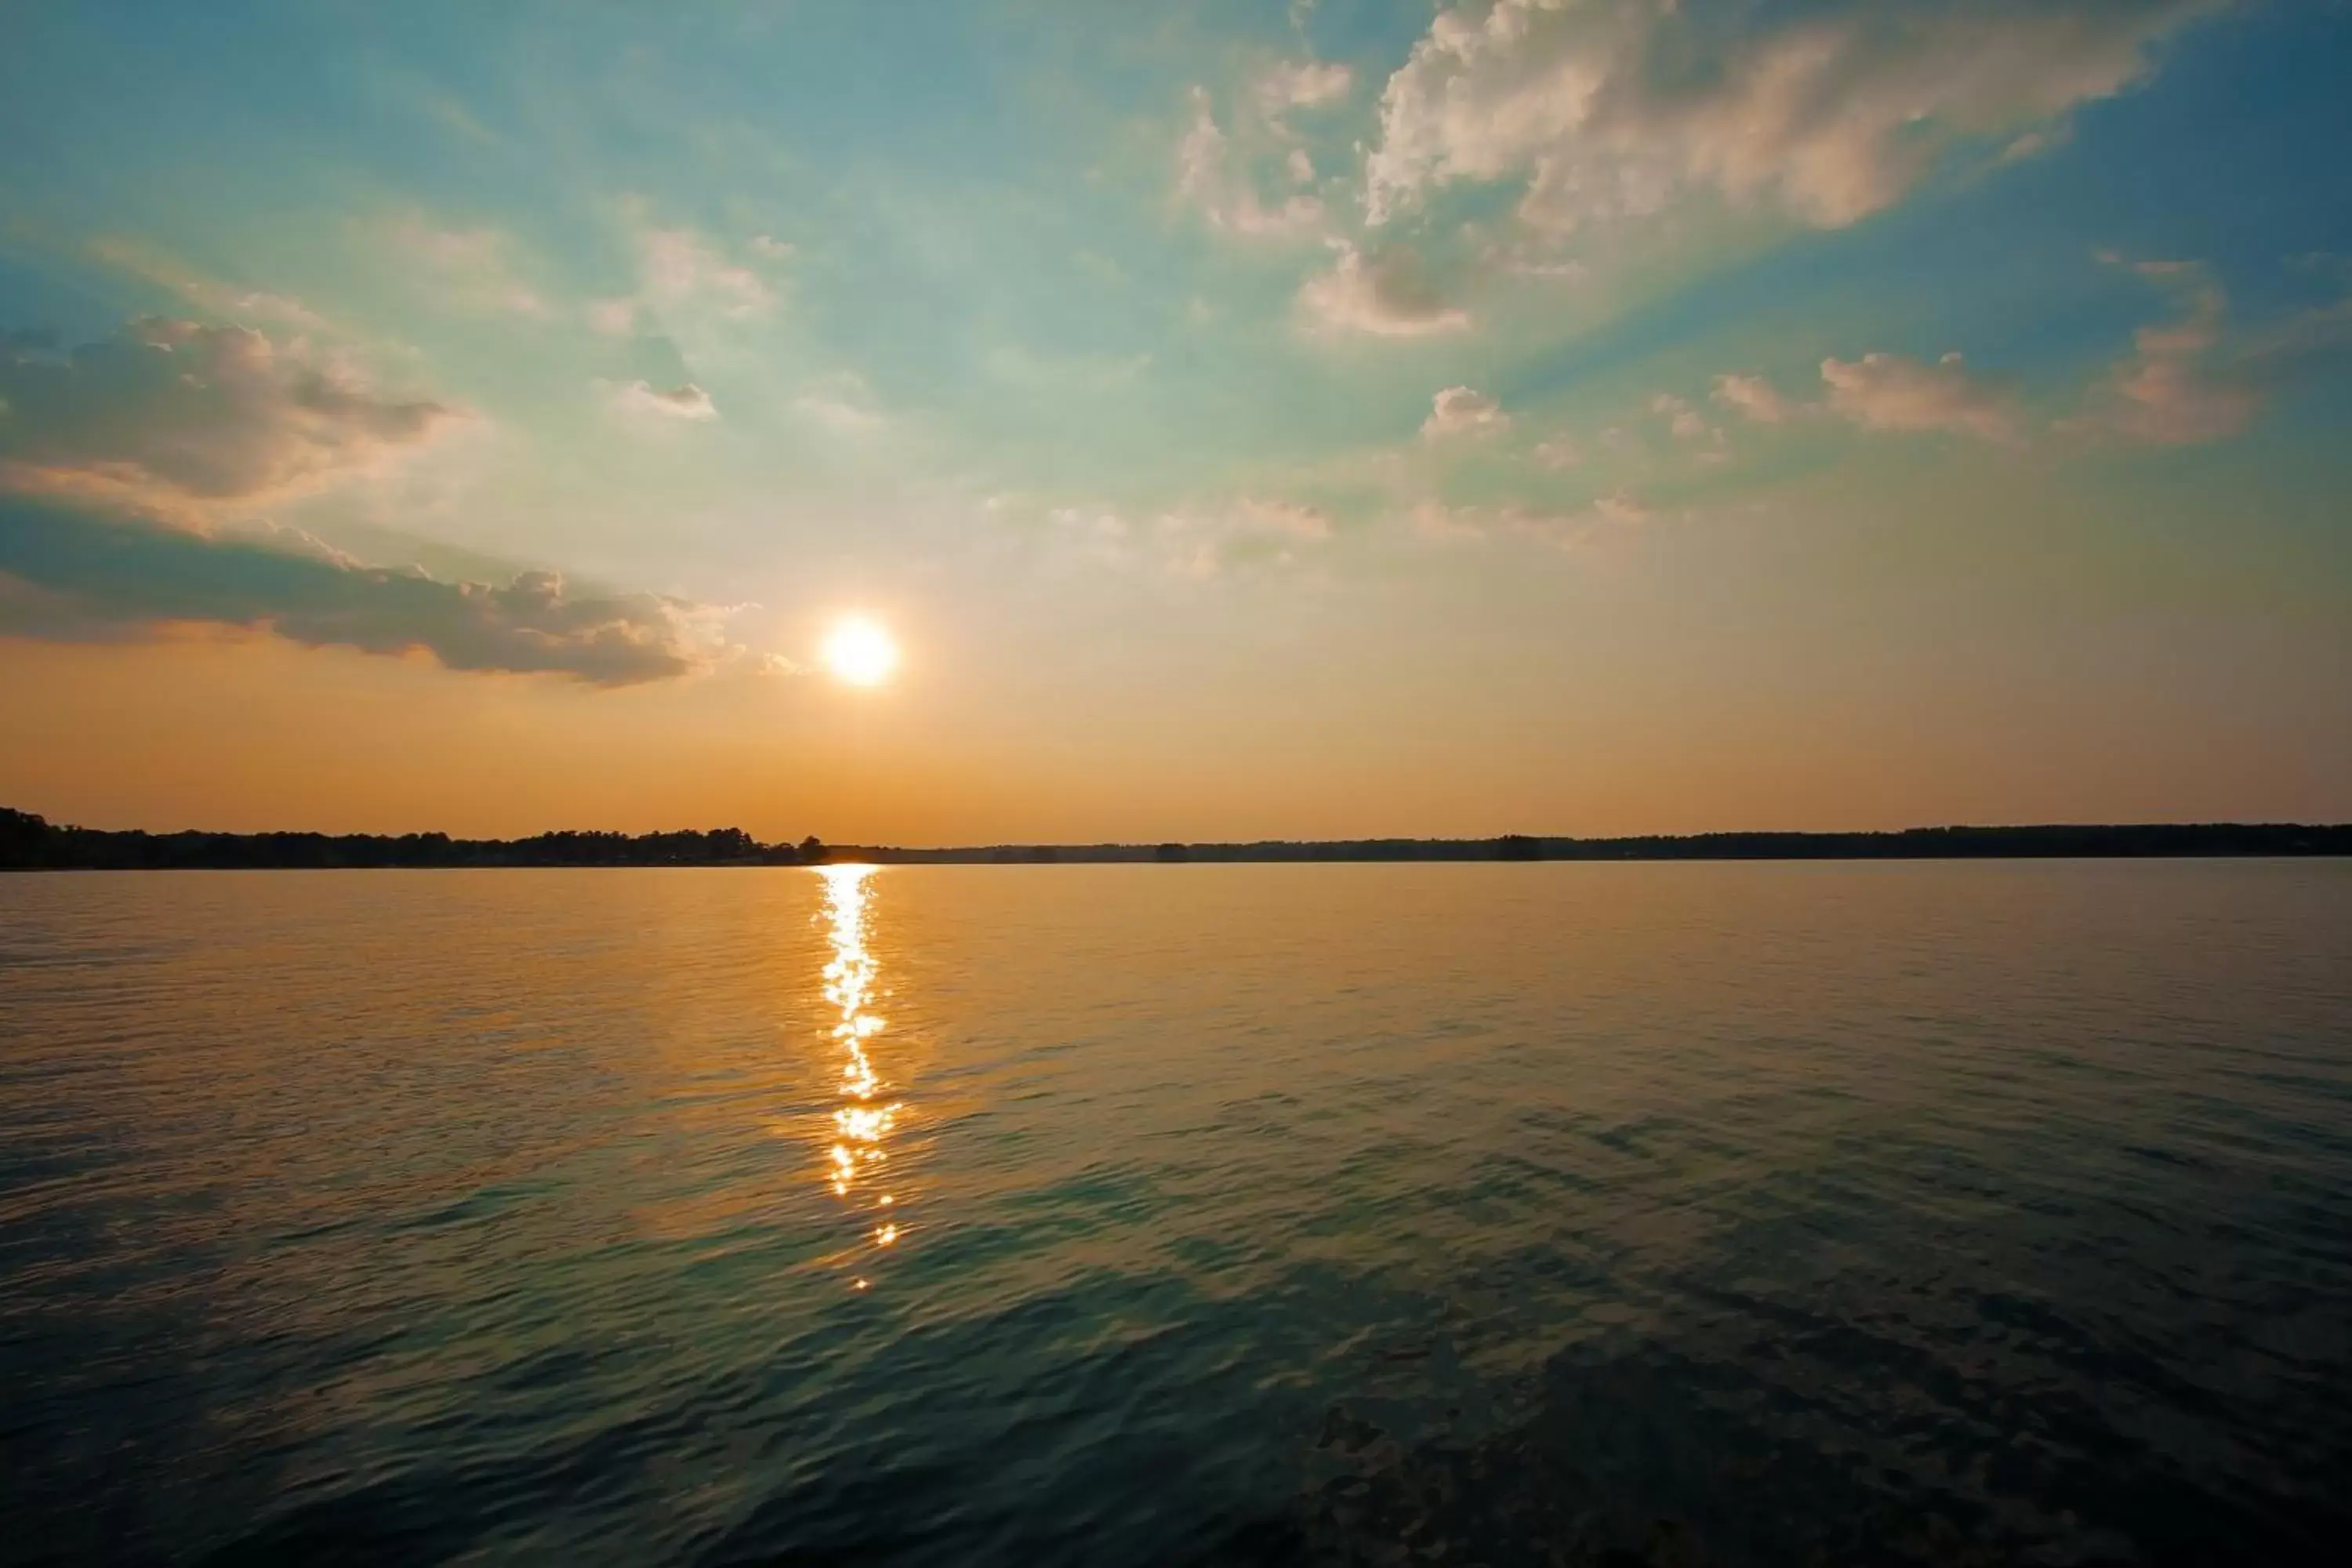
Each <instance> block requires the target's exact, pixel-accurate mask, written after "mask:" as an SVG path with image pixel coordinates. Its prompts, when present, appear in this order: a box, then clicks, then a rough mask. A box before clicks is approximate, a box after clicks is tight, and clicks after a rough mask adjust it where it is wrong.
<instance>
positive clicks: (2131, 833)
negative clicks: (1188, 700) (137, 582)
mask: <svg viewBox="0 0 2352 1568" xmlns="http://www.w3.org/2000/svg"><path fill="white" fill-rule="evenodd" d="M836 855H840V856H844V857H845V858H857V859H870V860H874V861H876V862H878V863H884V864H899V865H907V864H927V863H928V864H935V863H940V862H945V861H974V860H978V861H990V860H993V861H998V862H1014V863H1020V862H1031V863H1034V862H1050V861H1055V860H1062V861H1071V862H1078V861H1096V862H1099V861H1158V862H1161V863H1174V862H1181V861H1187V860H1204V861H1208V860H1214V861H1224V860H1306V861H1325V860H1925V859H2001V858H2008V859H2014V858H2055V857H2063V856H2074V857H2105V858H2114V857H2119V856H2178V855H2352V826H2300V825H2297V824H2294V823H2258V824H2251V825H2250V824H2243V823H2227V822H2211V823H2155V824H2143V825H2137V826H2046V827H1914V828H1909V829H1906V830H1905V831H1903V832H1900V833H1703V834H1697V835H1695V836H1692V837H1681V838H1675V837H1644V838H1534V837H1528V836H1527V835H1525V834H1518V833H1509V834H1505V835H1504V836H1503V837H1499V838H1371V839H1364V838H1354V839H1339V840H1333V841H1328V842H1320V843H1316V842H1296V841H1281V842H1263V843H1256V844H1190V845H1188V844H1175V843H1169V844H1161V845H1158V846H1156V847H1154V846H1149V845H1141V844H1090V845H1061V846H1055V845H1025V846H1015V845H1000V846H996V847H991V848H971V849H891V848H883V847H862V848H856V849H848V850H845V849H840V848H837V847H834V846H829V845H827V844H826V843H825V842H824V840H822V839H820V838H818V837H815V836H814V835H811V836H810V837H806V838H803V839H802V840H801V841H800V843H799V844H798V845H797V846H795V845H793V844H789V843H778V844H762V843H761V842H760V840H758V839H756V838H754V837H751V835H750V834H749V833H746V832H744V831H743V830H742V829H741V828H740V827H713V828H708V829H704V830H701V831H697V830H694V829H691V828H688V829H684V830H681V831H679V832H675V833H641V834H636V835H635V836H632V835H630V834H626V833H541V834H536V835H534V836H532V837H529V838H452V837H449V836H448V835H447V834H446V833H404V834H401V835H400V836H398V837H389V836H386V835H382V834H371V833H346V834H325V833H142V832H136V831H133V832H129V833H108V832H102V831H100V830H99V829H96V828H89V827H60V826H57V825H55V824H54V823H51V822H49V821H47V820H46V819H45V818H42V817H40V816H35V815H34V814H33V813H31V812H28V811H12V810H10V809H8V808H7V807H5V806H0V870H40V869H58V870H113V869H120V870H138V869H155V870H168V869H174V868H198V867H213V868H241V867H242V868H255V869H260V868H299V867H317V868H327V867H362V866H794V865H802V866H814V865H820V864H823V863H824V862H826V861H828V860H831V859H832V858H834V857H835V856H836Z"/></svg>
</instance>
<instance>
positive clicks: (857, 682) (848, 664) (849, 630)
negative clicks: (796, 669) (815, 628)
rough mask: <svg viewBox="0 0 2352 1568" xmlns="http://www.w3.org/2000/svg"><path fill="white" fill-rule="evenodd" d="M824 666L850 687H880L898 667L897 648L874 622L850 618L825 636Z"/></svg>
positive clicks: (860, 618)
mask: <svg viewBox="0 0 2352 1568" xmlns="http://www.w3.org/2000/svg"><path fill="white" fill-rule="evenodd" d="M824 663H825V668H828V669H830V670H832V671H833V673H834V675H835V678H836V679H841V680H845V681H847V682H848V683H849V684H850V685H852V686H879V685H881V684H882V682H884V681H885V680H887V679H890V672H891V671H892V670H894V669H896V668H898V644H896V643H894V642H892V641H891V640H890V634H889V633H888V632H886V631H884V630H883V629H882V628H881V627H880V626H877V625H876V624H875V623H874V622H872V621H869V620H867V619H866V618H865V617H864V616H848V617H846V618H845V619H843V620H841V621H840V622H838V623H836V624H835V626H834V628H833V630H832V631H831V632H830V633H828V634H827V635H826V637H825V639H824Z"/></svg>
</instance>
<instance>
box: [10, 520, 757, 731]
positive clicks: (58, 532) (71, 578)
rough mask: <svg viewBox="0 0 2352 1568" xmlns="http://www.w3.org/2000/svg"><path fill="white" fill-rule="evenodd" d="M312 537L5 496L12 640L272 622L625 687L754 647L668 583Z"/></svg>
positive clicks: (299, 637)
mask: <svg viewBox="0 0 2352 1568" xmlns="http://www.w3.org/2000/svg"><path fill="white" fill-rule="evenodd" d="M291 542H294V543H297V544H299V545H304V546H307V548H295V549H285V548H279V547H278V545H277V544H276V543H274V542H262V541H259V540H253V539H242V538H239V539H229V538H218V537H211V536H207V535H204V534H199V533H191V532H187V531H182V530H179V529H174V528H172V527H169V526H166V525H164V524H163V523H161V522H159V521H155V520H154V519H152V518H146V517H139V516H129V515H114V516H109V515H100V514H96V513H93V512H90V511H89V510H83V509H80V508H77V507H73V506H69V505H66V504H63V503H62V502H59V501H58V500H52V499H47V498H37V497H5V496H0V636H14V637H34V638H38V639H41V640H44V641H52V642H90V641H118V640H122V639H126V638H133V637H144V636H151V635H153V634H155V633H157V632H160V631H163V630H165V629H168V628H170V627H173V626H189V625H209V626H231V627H237V628H242V629H247V630H253V631H266V632H268V633H271V634H274V635H275V636H278V637H283V638H285V639H287V640H288V641H289V642H294V643H299V644H301V645H303V646H304V647H350V648H357V649H359V650H360V651H361V652H362V653H372V654H390V655H403V654H411V653H425V654H427V655H430V656H431V657H432V658H435V659H436V660H438V661H439V662H440V663H441V664H443V665H444V666H446V667H447V668H451V669H460V670H486V671H488V670H496V671H508V672H513V673H541V674H551V675H559V676H564V677H568V678H570V679H574V680H580V681H585V682H587V683H589V684H591V685H594V686H603V687H619V686H633V685H638V684H641V683H644V682H646V681H655V680H665V679H674V678H677V677H679V676H686V675H692V674H695V673H698V672H699V671H703V670H708V669H710V668H714V667H715V666H717V665H719V663H722V662H724V661H726V660H728V659H730V658H734V657H736V656H738V655H739V654H740V652H741V650H740V648H737V647H733V646H732V645H730V644H729V643H728V642H727V641H726V640H725V638H724V637H723V636H722V635H721V626H720V623H721V621H722V620H723V617H724V612H723V611H721V610H719V609H716V608H713V607H712V606H709V605H695V604H690V603H688V602H687V601H684V600H680V599H673V598H668V597H665V596H663V595H655V594H582V593H578V592H575V591H573V590H572V589H571V588H569V587H567V586H566V584H564V581H563V579H562V577H560V576H558V575H556V574H554V573H551V572H525V573H522V574H520V575H518V576H517V577H515V578H514V580H513V581H511V582H509V583H508V584H504V585H503V586H500V585H498V584H488V583H453V582H445V581H442V580H441V579H438V578H435V577H431V576H427V575H425V574H424V573H422V572H416V571H393V570H389V569H386V568H383V567H377V566H367V565H362V564H361V563H358V562H355V561H352V560H351V559H350V558H349V557H346V556H342V555H340V554H337V553H335V552H331V551H329V550H327V549H325V548H324V547H321V546H319V545H317V544H316V543H315V542H310V541H306V540H301V539H300V538H299V536H293V537H292V540H291Z"/></svg>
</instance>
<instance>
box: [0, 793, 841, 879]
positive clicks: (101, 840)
mask: <svg viewBox="0 0 2352 1568" xmlns="http://www.w3.org/2000/svg"><path fill="white" fill-rule="evenodd" d="M824 858H825V847H824V845H823V844H822V843H820V842H818V841H817V840H816V839H814V838H808V839H804V840H803V841H802V842H801V843H800V844H798V845H792V844H762V843H761V842H760V841H759V840H758V839H756V838H754V837H751V835H750V834H748V833H746V832H744V831H743V830H742V829H741V828H740V827H714V828H711V829H709V831H707V832H697V831H695V830H693V829H690V828H689V829H686V830H684V831H680V832H676V833H641V834H635V835H632V834H626V833H541V834H537V835H535V836H533V837H529V838H452V837H449V836H448V835H447V834H446V833H404V834H401V835H399V836H398V837H392V836H389V835H384V834H375V833H339V834H330V833H145V832H140V831H137V830H133V831H131V832H126V833H109V832H105V831H102V830H100V829H98V828H91V827H60V826H56V825H55V824H52V823H50V822H49V821H47V819H46V818H43V817H39V816H34V815H33V814H32V813H30V812H24V811H12V810H9V809H7V808H6V807H5V806H0V869H9V870H40V869H54V870H174V869H195V868H215V869H236V868H250V869H255V870H261V869H286V868H330V867H380V866H766V865H786V866H790V865H799V864H802V863H803V862H806V861H812V860H822V859H824Z"/></svg>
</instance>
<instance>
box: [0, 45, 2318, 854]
mask: <svg viewBox="0 0 2352 1568" xmlns="http://www.w3.org/2000/svg"><path fill="white" fill-rule="evenodd" d="M2347 76H2352V5H2345V4H2342V3H2337V0H2305V3H2289V0H2268V3H2260V0H2242V3H2238V4H2229V3H2224V0H1476V3H1471V4H1464V5H1442V6H1439V5H1429V4H1407V3H1401V0H1400V3H1386V0H1319V3H1309V0H1290V3H1289V4H1283V3H1281V0H1264V3H1259V4H1251V5H1244V4H1238V3H1207V4H1198V5H1106V4H1102V3H1100V0H969V3H965V4H954V5H950V4H946V3H944V0H938V3H917V0H865V3H858V4H852V3H846V0H842V3H827V0H770V3H765V4H749V3H746V4H715V3H704V0H675V3H673V4H669V5H661V6H649V5H620V4H562V5H558V4H553V3H551V0H537V3H535V0H515V3H513V4H502V5H494V6H491V5H464V4H439V3H434V0H411V3H408V4H404V5H399V6H392V7H387V6H379V5H361V4H357V3H353V0H216V3H213V4H207V5H201V6H197V5H160V4H152V3H149V4H128V3H116V0H78V3H76V4H71V5H67V4H58V3H45V0H16V3H13V4H6V3H0V145H5V147H6V148H7V149H8V150H9V155H8V156H7V157H6V158H5V159H0V803H5V804H8V805H14V806H16V807H18V808H20V809H25V810H31V811H37V812H40V813H43V814H45V815H47V816H50V817H52V818H53V819H56V820H60V821H73V822H80V823H84V824H88V825H89V826H105V827H132V826H140V827H148V828H153V829H170V828H178V827H184V826H201V827H207V828H215V829H237V830H252V829H262V828H301V829H318V830H324V831H373V832H404V831H426V830H435V829H438V830H442V831H447V832H452V833H459V834H500V835H504V834H518V833H529V832H534V831H539V830H541V829H544V828H551V827H559V826H566V827H597V828H621V829H626V830H630V831H645V830H650V829H657V828H672V827H680V826H698V827H707V826H721V825H736V826H743V827H746V828H748V829H750V830H751V831H752V832H753V833H755V834H757V835H759V836H761V837H766V838H795V839H796V838H798V837H801V836H803V835H804V834H809V833H814V834H816V835H818V836H819V837H824V838H825V839H827V840H830V841H833V842H888V843H900V844H949V843H982V842H999V841H1037V840H1044V841H1069V842H1075V841H1091V840H1097V839H1129V840H1159V839H1167V838H1184V839H1212V838H1259V837H1359V836H1372V835H1402V836H1486V835H1491V834H1499V833H1504V832H1525V833H1547V834H1581V835H1600V834H1621V833H1644V832H1699V831H1709V830H1718V829H1742V828H1803V829H1861V828H1889V827H1901V826H1912V825H1920V824H1936V823H1951V822H1978V823H2006V822H2049V821H2155V820H2214V819H2230V820H2285V819H2294V820H2305V821H2310V820H2329V821H2342V820H2347V819H2352V441H2347V433H2348V432H2352V165H2347V163H2346V160H2345V156H2344V149H2345V148H2346V147H2347V146H2352V95H2347V94H2346V93H2345V92H2344V91H2343V83H2344V81H2345V80H2346V79H2347ZM845 616H864V617H866V618H867V619H868V620H870V621H871V622H873V623H876V624H878V625H879V626H882V627H885V628H887V633H888V635H889V636H890V637H891V638H892V639H893V640H894V641H895V643H896V645H897V647H898V654H899V660H898V667H897V668H896V670H895V672H894V673H893V674H892V676H891V678H890V679H888V680H887V681H885V682H883V683H881V684H878V685H872V686H866V685H858V684H856V683H853V682H848V681H844V680H841V679H836V678H835V676H834V675H833V674H832V673H831V672H829V671H828V669H827V668H826V665H825V661H824V657H823V649H824V646H825V642H826V638H827V637H828V635H829V633H830V632H831V630H832V629H833V628H835V626H837V625H838V623H839V622H840V621H841V620H842V618H843V617H845Z"/></svg>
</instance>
